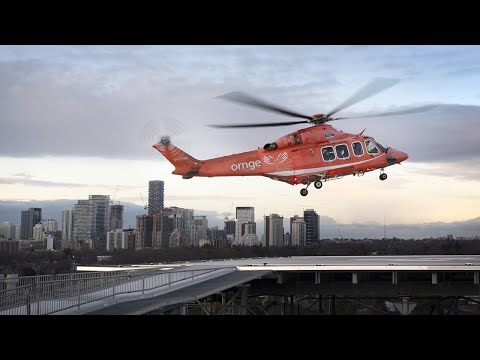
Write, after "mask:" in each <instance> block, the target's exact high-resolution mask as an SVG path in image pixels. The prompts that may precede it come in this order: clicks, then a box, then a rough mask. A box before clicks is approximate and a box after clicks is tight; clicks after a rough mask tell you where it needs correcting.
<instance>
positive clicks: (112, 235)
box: [106, 229, 127, 251]
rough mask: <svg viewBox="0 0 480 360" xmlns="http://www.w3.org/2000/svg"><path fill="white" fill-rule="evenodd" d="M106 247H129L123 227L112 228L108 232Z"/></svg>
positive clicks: (109, 248) (111, 248) (110, 248)
mask: <svg viewBox="0 0 480 360" xmlns="http://www.w3.org/2000/svg"><path fill="white" fill-rule="evenodd" d="M106 249H107V251H112V250H114V249H127V245H126V244H125V237H124V236H123V230H122V229H115V230H111V231H109V232H108V233H107V242H106Z"/></svg>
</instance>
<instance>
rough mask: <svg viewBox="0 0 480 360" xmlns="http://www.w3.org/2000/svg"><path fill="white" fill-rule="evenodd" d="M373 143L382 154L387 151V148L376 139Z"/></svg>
mask: <svg viewBox="0 0 480 360" xmlns="http://www.w3.org/2000/svg"><path fill="white" fill-rule="evenodd" d="M375 142H376V143H377V145H378V147H379V148H380V149H381V150H382V151H383V152H386V151H387V149H388V146H385V145H383V144H382V143H381V142H380V141H378V140H377V139H375Z"/></svg>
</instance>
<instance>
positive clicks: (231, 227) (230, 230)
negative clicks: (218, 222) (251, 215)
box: [224, 220, 237, 245]
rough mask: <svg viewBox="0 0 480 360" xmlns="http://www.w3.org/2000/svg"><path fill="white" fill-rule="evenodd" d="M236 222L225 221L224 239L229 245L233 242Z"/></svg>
mask: <svg viewBox="0 0 480 360" xmlns="http://www.w3.org/2000/svg"><path fill="white" fill-rule="evenodd" d="M236 224H237V223H236V221H235V220H227V221H225V227H224V230H225V237H226V240H227V243H228V244H229V245H231V244H232V243H234V242H235V227H236Z"/></svg>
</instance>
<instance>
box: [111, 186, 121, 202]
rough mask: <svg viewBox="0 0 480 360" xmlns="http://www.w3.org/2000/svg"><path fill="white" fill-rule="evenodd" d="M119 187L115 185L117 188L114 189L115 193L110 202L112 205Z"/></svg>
mask: <svg viewBox="0 0 480 360" xmlns="http://www.w3.org/2000/svg"><path fill="white" fill-rule="evenodd" d="M119 186H120V185H117V188H116V189H115V192H114V193H113V196H112V200H110V204H111V205H113V201H114V200H115V195H117V190H118V187H119Z"/></svg>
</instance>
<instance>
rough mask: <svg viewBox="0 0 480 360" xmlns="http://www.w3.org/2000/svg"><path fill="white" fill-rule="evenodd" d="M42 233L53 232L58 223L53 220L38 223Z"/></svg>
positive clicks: (43, 220) (56, 228)
mask: <svg viewBox="0 0 480 360" xmlns="http://www.w3.org/2000/svg"><path fill="white" fill-rule="evenodd" d="M40 223H41V224H42V227H43V231H44V232H55V231H57V230H58V222H57V220H54V219H42V221H40Z"/></svg>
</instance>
